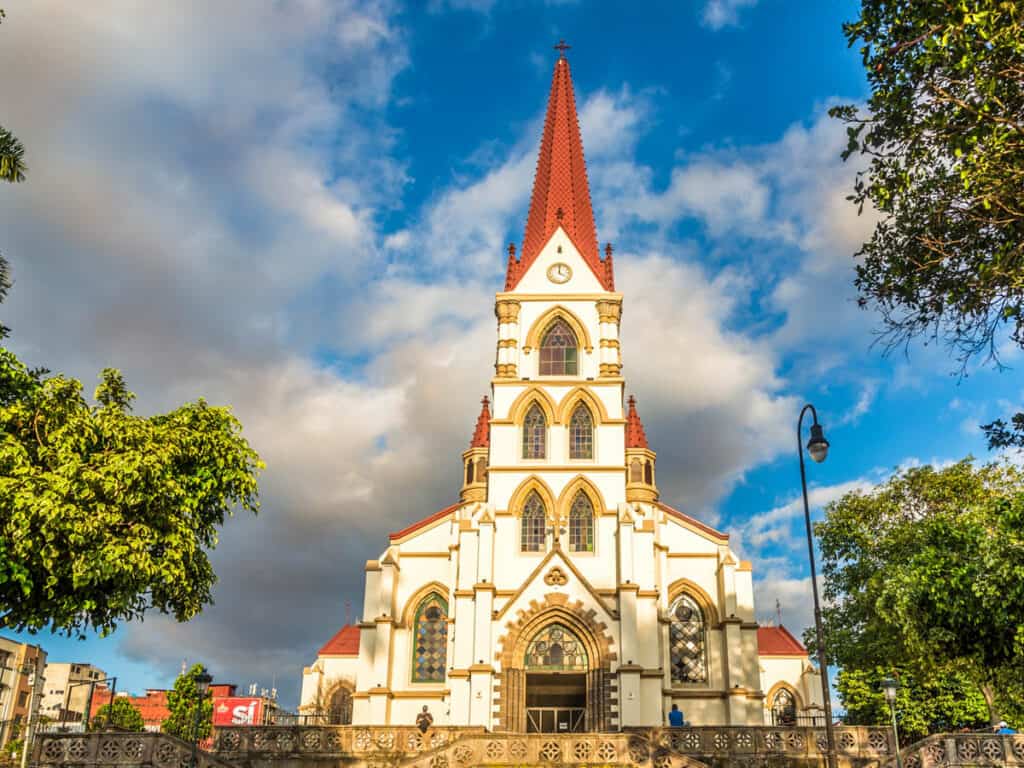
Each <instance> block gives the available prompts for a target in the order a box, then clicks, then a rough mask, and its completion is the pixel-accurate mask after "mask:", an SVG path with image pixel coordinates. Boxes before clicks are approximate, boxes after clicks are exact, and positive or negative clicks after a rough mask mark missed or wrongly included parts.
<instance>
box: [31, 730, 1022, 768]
mask: <svg viewBox="0 0 1024 768" xmlns="http://www.w3.org/2000/svg"><path fill="white" fill-rule="evenodd" d="M836 747H837V751H838V757H839V765H840V766H841V768H896V756H895V754H894V753H893V751H892V742H891V736H890V731H889V730H888V729H886V728H860V727H844V728H837V729H836ZM824 752H825V734H824V731H823V730H822V729H817V728H773V727H768V726H762V727H743V726H734V727H722V726H707V727H700V728H653V729H639V730H635V731H631V732H623V733H562V734H511V733H488V732H487V731H485V730H484V729H482V728H441V727H439V728H431V729H430V730H428V731H427V733H426V734H421V733H420V732H419V731H418V730H417V729H415V728H411V727H387V726H374V727H360V726H236V727H230V728H220V729H218V730H217V732H216V734H215V737H214V752H213V753H207V752H203V751H202V750H200V751H199V753H198V761H197V762H198V768H326V767H327V766H353V767H354V766H364V767H365V768H384V767H385V766H388V767H389V768H390V767H394V768H397V767H398V766H403V767H405V766H408V768H469V767H470V766H511V765H516V766H531V765H536V766H561V765H573V766H627V765H628V766H643V767H647V768H707V767H708V766H711V767H713V768H731V767H733V766H736V767H737V768H767V767H769V766H771V767H772V768H776V767H780V768H781V767H782V766H786V767H787V768H789V767H790V766H792V767H793V768H819V767H821V766H824V764H825V763H824ZM191 754H192V752H191V746H190V745H189V744H187V743H186V742H184V741H181V740H180V739H176V738H174V737H172V736H167V735H164V734H159V733H125V732H100V733H90V734H75V733H71V734H68V733H63V734H56V733H53V734H42V735H40V736H39V738H38V739H37V741H36V744H35V747H34V750H33V755H32V764H33V766H35V768H93V767H95V768H99V766H114V767H116V768H188V767H189V765H190V762H191ZM900 757H901V758H902V762H903V765H904V767H905V768H938V767H939V766H943V767H945V766H948V767H949V768H982V767H986V768H987V767H989V766H1024V736H996V735H991V734H940V735H936V736H930V737H928V738H927V739H924V740H923V741H921V742H919V743H917V744H915V745H913V746H911V747H907V748H905V749H903V750H902V751H901V753H900Z"/></svg>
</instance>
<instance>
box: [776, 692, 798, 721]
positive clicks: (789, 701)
mask: <svg viewBox="0 0 1024 768" xmlns="http://www.w3.org/2000/svg"><path fill="white" fill-rule="evenodd" d="M772 725H796V700H795V699H794V698H793V694H792V693H790V692H789V691H788V690H786V689H785V688H782V689H780V690H779V692H778V693H776V694H775V698H773V699H772Z"/></svg>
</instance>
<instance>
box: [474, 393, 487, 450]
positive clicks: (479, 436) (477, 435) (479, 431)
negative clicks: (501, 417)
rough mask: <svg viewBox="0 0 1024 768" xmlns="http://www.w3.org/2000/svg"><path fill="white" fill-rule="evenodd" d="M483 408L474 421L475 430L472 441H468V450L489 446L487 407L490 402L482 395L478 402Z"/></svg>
mask: <svg viewBox="0 0 1024 768" xmlns="http://www.w3.org/2000/svg"><path fill="white" fill-rule="evenodd" d="M480 402H481V403H482V405H483V407H482V408H481V409H480V415H479V416H478V417H477V420H476V430H474V432H473V439H472V440H470V441H469V447H470V448H487V447H488V446H489V445H490V444H491V409H490V408H489V407H488V406H489V404H490V401H489V400H488V399H487V396H486V395H484V399H483V400H481V401H480Z"/></svg>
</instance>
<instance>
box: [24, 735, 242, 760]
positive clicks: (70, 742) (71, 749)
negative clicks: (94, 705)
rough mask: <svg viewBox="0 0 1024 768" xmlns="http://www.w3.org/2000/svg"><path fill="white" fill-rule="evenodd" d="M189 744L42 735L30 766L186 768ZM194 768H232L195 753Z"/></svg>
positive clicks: (164, 738) (168, 739) (167, 739)
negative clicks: (195, 766)
mask: <svg viewBox="0 0 1024 768" xmlns="http://www.w3.org/2000/svg"><path fill="white" fill-rule="evenodd" d="M191 764H192V745H191V744H189V743H188V742H185V741H182V740H181V739H178V738H175V737H174V736H168V735H167V734H165V733H130V732H125V731H100V732H97V733H87V734H77V733H60V734H57V733H44V734H40V735H39V736H38V737H37V738H36V740H35V746H34V748H33V750H32V765H33V766H36V767H37V768H57V767H58V766H67V767H70V766H74V767H75V768H88V767H89V766H97V768H98V767H99V766H118V767H119V768H129V767H130V766H152V768H189V766H190V765H191ZM196 765H197V768H235V766H233V765H232V764H231V763H228V762H225V761H224V760H222V759H220V758H219V757H217V756H216V755H211V754H209V753H207V752H204V751H202V750H197V751H196Z"/></svg>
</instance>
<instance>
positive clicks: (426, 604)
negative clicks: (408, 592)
mask: <svg viewBox="0 0 1024 768" xmlns="http://www.w3.org/2000/svg"><path fill="white" fill-rule="evenodd" d="M413 633H414V638H413V655H412V681H413V682H414V683H443V682H444V679H445V662H446V660H447V657H448V602H447V601H446V600H445V599H444V598H443V597H441V596H440V595H439V594H437V593H436V592H431V593H430V594H429V595H427V596H426V597H425V598H423V600H422V601H421V602H420V605H419V608H417V609H416V619H415V621H414V622H413Z"/></svg>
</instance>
